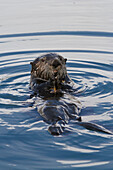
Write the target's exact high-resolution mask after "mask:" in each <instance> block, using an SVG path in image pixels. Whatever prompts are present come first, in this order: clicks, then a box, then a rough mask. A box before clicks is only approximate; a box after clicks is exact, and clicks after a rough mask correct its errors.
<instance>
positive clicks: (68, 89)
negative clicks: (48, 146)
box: [30, 53, 112, 135]
mask: <svg viewBox="0 0 113 170" xmlns="http://www.w3.org/2000/svg"><path fill="white" fill-rule="evenodd" d="M66 61H67V59H66V58H64V57H62V56H61V55H59V54H56V53H49V54H45V55H42V56H40V57H38V58H36V59H35V60H34V61H33V62H31V63H30V64H31V78H30V87H31V89H32V91H33V94H32V95H31V97H34V96H35V106H36V107H37V110H38V112H39V114H40V116H41V117H42V118H43V120H44V121H45V122H47V123H48V124H50V126H49V128H48V131H49V132H50V133H51V134H52V135H60V134H62V133H63V132H64V131H65V125H66V124H67V123H68V122H69V121H70V120H74V121H75V122H76V123H77V124H79V125H80V126H84V127H85V128H87V129H91V130H96V131H101V132H105V133H108V134H112V132H110V131H108V130H107V129H105V128H104V127H101V126H99V125H97V124H93V123H89V122H82V119H81V117H80V116H79V113H80V110H81V106H82V105H81V103H80V101H79V100H78V99H77V98H76V97H75V95H74V92H75V91H76V85H75V83H74V82H73V81H72V80H71V79H70V77H69V75H68V73H67V70H66Z"/></svg>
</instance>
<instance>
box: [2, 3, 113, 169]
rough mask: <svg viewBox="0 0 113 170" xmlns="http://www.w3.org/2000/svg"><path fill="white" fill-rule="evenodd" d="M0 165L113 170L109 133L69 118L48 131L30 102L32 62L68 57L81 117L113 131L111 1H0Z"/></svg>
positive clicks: (5, 166) (112, 139)
mask: <svg viewBox="0 0 113 170" xmlns="http://www.w3.org/2000/svg"><path fill="white" fill-rule="evenodd" d="M0 12H1V14H0V21H1V22H0V32H1V33H0V153H1V154H0V169H2V170H4V169H5V170H6V169H8V170H10V169H11V170H12V169H14V170H20V169H21V170H28V169H33V170H34V169H41V170H42V169H48V170H49V169H95V168H96V169H102V170H103V169H113V158H112V151H113V136H112V135H107V134H103V133H99V132H94V131H89V130H86V129H84V128H83V127H80V126H78V125H75V124H74V123H73V124H72V123H70V124H69V127H70V128H71V131H70V133H67V134H64V135H61V136H59V137H53V136H51V135H50V134H49V133H48V131H47V127H48V125H47V124H46V123H44V122H43V121H42V120H41V119H40V117H39V114H38V113H37V111H36V108H33V107H29V106H30V103H31V102H32V101H31V100H30V99H29V79H30V64H29V63H30V62H31V61H33V60H34V59H35V58H36V57H37V56H38V55H41V54H45V53H48V52H57V53H60V54H61V55H63V56H65V57H67V59H68V61H67V70H68V73H69V75H70V77H71V78H72V79H73V80H74V81H75V83H76V84H77V86H78V87H79V88H80V89H84V92H82V93H79V94H77V97H78V99H79V100H80V101H81V103H82V105H83V109H82V111H81V116H82V118H83V120H84V121H89V122H93V123H97V124H99V125H102V126H104V127H106V128H107V129H109V130H111V131H113V57H112V56H113V30H112V27H113V18H112V16H113V1H112V0H100V1H98V0H95V1H93V0H85V1H84V0H70V1H69V0H62V1H60V0H54V1H51V0H38V1H36V0H33V1H31V0H28V1H26V0H24V1H23V0H22V1H21V0H20V1H18V0H15V1H13V0H10V1H8V0H0Z"/></svg>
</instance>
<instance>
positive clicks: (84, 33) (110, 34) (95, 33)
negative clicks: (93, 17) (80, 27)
mask: <svg viewBox="0 0 113 170" xmlns="http://www.w3.org/2000/svg"><path fill="white" fill-rule="evenodd" d="M48 35H49V36H52V35H55V36H56V35H65V36H66V35H73V36H93V37H113V32H101V31H100V32H98V31H51V32H32V33H17V34H4V35H0V38H14V37H29V36H35V37H36V36H48Z"/></svg>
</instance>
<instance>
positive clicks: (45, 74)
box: [30, 53, 67, 84]
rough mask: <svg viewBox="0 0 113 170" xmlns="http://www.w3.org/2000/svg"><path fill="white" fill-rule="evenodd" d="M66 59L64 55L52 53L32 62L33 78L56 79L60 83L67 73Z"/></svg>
mask: <svg viewBox="0 0 113 170" xmlns="http://www.w3.org/2000/svg"><path fill="white" fill-rule="evenodd" d="M66 60H67V59H65V58H63V57H62V56H60V55H58V54H55V53H50V54H46V55H43V56H40V57H38V58H37V59H35V60H34V61H33V62H31V63H30V64H31V66H32V68H31V78H32V79H38V78H39V79H43V80H46V81H48V80H50V81H55V82H56V83H57V84H60V83H61V81H63V80H64V79H65V77H66V75H67V71H66V65H65V64H66Z"/></svg>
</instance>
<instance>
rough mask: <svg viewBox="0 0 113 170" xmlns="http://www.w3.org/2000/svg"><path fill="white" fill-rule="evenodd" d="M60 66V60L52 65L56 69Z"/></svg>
mask: <svg viewBox="0 0 113 170" xmlns="http://www.w3.org/2000/svg"><path fill="white" fill-rule="evenodd" d="M59 65H61V63H60V61H58V60H54V61H53V63H52V66H53V67H55V68H56V67H58V66H59Z"/></svg>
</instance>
